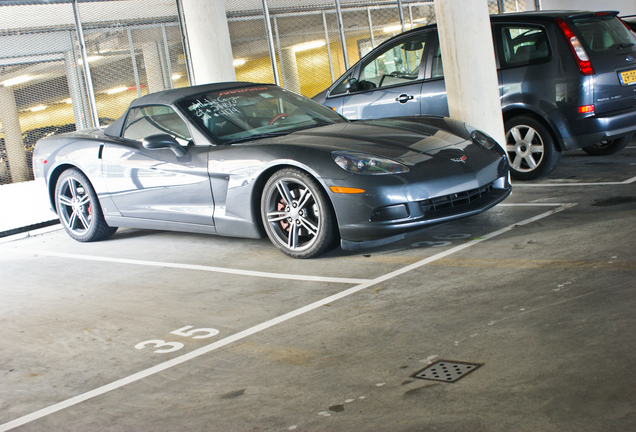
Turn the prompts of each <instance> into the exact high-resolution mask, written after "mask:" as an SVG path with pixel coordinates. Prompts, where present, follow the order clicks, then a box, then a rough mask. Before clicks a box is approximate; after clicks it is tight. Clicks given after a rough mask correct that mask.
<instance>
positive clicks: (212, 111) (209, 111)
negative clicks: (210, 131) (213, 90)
mask: <svg viewBox="0 0 636 432" xmlns="http://www.w3.org/2000/svg"><path fill="white" fill-rule="evenodd" d="M237 102H238V97H235V96H234V97H230V98H227V99H222V98H221V97H220V96H219V97H217V98H216V99H215V100H213V101H209V100H208V99H207V98H205V99H203V102H201V101H200V100H198V99H197V101H196V102H195V103H193V104H192V105H191V106H190V111H194V112H195V113H196V115H197V117H201V118H203V119H204V120H208V119H210V118H212V116H214V117H220V116H227V115H232V114H240V111H239V110H238V109H237V108H236V103H237Z"/></svg>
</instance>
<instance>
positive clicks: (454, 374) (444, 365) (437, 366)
mask: <svg viewBox="0 0 636 432" xmlns="http://www.w3.org/2000/svg"><path fill="white" fill-rule="evenodd" d="M480 366H483V364H480V363H467V362H459V361H452V360H438V361H436V362H435V363H432V364H430V365H428V366H426V367H425V368H424V369H422V370H421V371H419V372H415V373H414V374H413V375H411V376H412V377H414V378H420V379H425V380H433V381H443V382H449V383H452V382H455V381H457V380H459V379H461V378H463V377H465V376H466V375H468V374H469V373H471V372H472V371H474V370H475V369H477V368H479V367H480Z"/></svg>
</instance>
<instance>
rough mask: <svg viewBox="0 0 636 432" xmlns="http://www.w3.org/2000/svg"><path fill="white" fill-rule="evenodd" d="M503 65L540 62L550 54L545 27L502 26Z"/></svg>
mask: <svg viewBox="0 0 636 432" xmlns="http://www.w3.org/2000/svg"><path fill="white" fill-rule="evenodd" d="M501 43H502V49H503V59H502V61H501V64H502V66H525V65H529V64H533V63H540V62H542V61H543V60H545V59H547V58H548V57H549V56H550V48H549V46H548V36H547V35H546V32H545V30H544V29H543V28H539V27H521V26H504V27H502V28H501Z"/></svg>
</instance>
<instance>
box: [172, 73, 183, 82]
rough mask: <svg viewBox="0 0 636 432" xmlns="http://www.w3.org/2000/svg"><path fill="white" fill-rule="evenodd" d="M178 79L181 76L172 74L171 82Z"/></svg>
mask: <svg viewBox="0 0 636 432" xmlns="http://www.w3.org/2000/svg"><path fill="white" fill-rule="evenodd" d="M179 78H181V75H179V74H174V75H172V81H176V80H178V79H179Z"/></svg>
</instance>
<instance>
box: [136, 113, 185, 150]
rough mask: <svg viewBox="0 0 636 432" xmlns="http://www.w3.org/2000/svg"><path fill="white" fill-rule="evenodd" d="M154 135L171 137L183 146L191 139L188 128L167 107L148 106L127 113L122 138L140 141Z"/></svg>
mask: <svg viewBox="0 0 636 432" xmlns="http://www.w3.org/2000/svg"><path fill="white" fill-rule="evenodd" d="M156 134H169V135H172V136H173V137H175V139H176V140H177V141H178V142H179V144H181V145H183V146H186V145H188V143H189V142H190V140H191V139H192V137H191V136H190V131H189V130H188V126H187V125H186V124H185V122H184V121H183V120H182V119H181V117H179V115H178V114H177V113H176V112H175V111H174V110H173V109H172V108H171V107H169V106H165V105H148V106H144V107H138V108H133V109H132V110H130V111H129V112H128V117H127V118H126V126H125V127H124V138H129V139H134V140H139V141H141V140H142V139H144V138H146V137H147V136H150V135H156Z"/></svg>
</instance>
